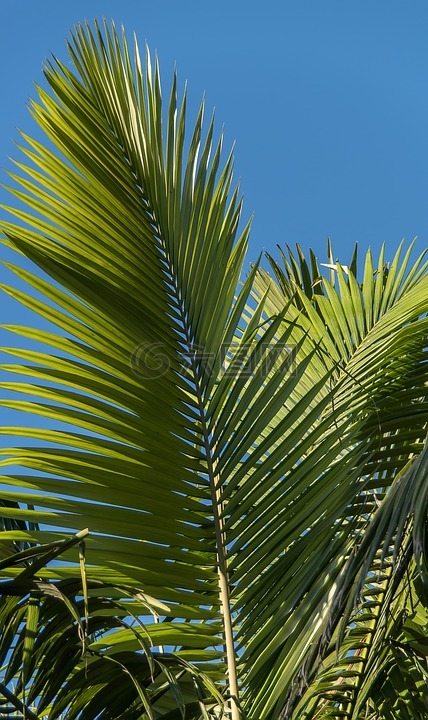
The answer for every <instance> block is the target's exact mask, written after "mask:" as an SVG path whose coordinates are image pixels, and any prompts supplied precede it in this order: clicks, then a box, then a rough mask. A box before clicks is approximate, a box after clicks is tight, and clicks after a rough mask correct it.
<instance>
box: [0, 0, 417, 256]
mask: <svg viewBox="0 0 428 720" xmlns="http://www.w3.org/2000/svg"><path fill="white" fill-rule="evenodd" d="M95 16H96V17H98V18H102V17H103V16H105V17H108V18H114V19H115V21H116V23H117V24H120V23H121V22H123V23H124V24H125V27H126V29H127V31H128V33H132V32H133V31H135V32H136V33H137V36H138V38H139V40H140V43H144V41H145V40H147V41H148V43H149V45H150V47H151V48H152V49H153V50H155V49H156V50H157V51H158V54H159V57H160V63H161V70H162V74H163V80H164V85H165V90H166V89H167V87H168V85H169V80H170V76H171V72H172V68H173V66H174V63H175V62H176V64H177V68H178V72H179V77H180V78H181V80H182V81H184V79H187V80H188V83H189V95H190V98H191V99H192V101H193V105H194V106H195V105H196V103H197V102H199V99H200V97H201V94H202V92H203V91H204V90H205V91H206V98H207V108H208V109H210V108H212V107H214V106H215V107H216V116H217V121H218V125H219V127H220V126H221V124H222V123H224V124H225V131H226V145H230V144H231V143H232V142H233V141H234V140H236V141H237V144H236V173H237V177H239V178H240V179H241V184H242V190H243V192H244V196H245V215H246V216H248V215H250V214H251V213H252V212H253V211H254V212H255V219H254V225H253V233H252V241H251V255H252V257H255V256H256V255H257V254H258V252H259V251H260V250H262V249H267V250H269V251H270V252H275V246H276V244H277V243H280V244H284V243H286V242H288V243H290V244H294V243H295V242H300V243H301V244H302V246H303V247H304V248H308V247H312V248H313V249H314V250H315V252H316V254H317V255H318V256H319V258H320V260H321V261H323V260H324V259H325V250H326V238H327V236H328V235H330V236H331V237H332V240H333V243H334V247H335V251H336V254H337V255H338V256H339V257H340V258H341V259H342V260H343V262H344V263H346V262H347V260H348V258H349V254H350V250H351V248H352V246H353V244H354V242H355V241H358V242H359V245H360V248H361V250H362V251H365V250H366V249H367V247H369V246H371V247H372V248H373V249H374V250H375V251H377V250H378V248H379V246H380V244H381V243H382V242H383V241H386V242H387V244H388V247H389V249H390V251H389V253H388V254H389V255H392V252H393V250H394V248H395V247H396V245H397V244H398V242H399V241H400V239H401V238H402V237H406V238H407V239H408V240H411V239H412V238H413V237H414V236H416V235H417V236H418V238H419V240H418V248H419V249H423V248H424V247H426V246H427V237H428V208H427V190H428V141H427V128H428V44H427V42H426V36H427V31H428V4H427V3H426V1H425V0H412V2H408V3H404V2H402V1H401V2H397V1H396V0H376V2H373V1H372V0H370V1H368V0H359V1H358V2H356V1H355V0H354V2H351V1H350V0H346V1H344V0H324V1H323V2H320V0H310V1H307V0H299V1H297V0H294V1H293V2H289V1H288V0H275V1H273V0H264V2H253V1H252V0H249V1H248V0H247V1H244V0H235V1H234V0H229V1H228V2H227V1H225V0H216V2H215V3H214V2H204V1H199V2H198V1H197V0H180V1H178V0H157V1H156V2H150V3H149V2H145V1H144V0H143V1H142V2H141V1H140V2H138V1H137V0H121V1H120V2H119V1H118V0H103V1H102V2H101V1H100V0H86V2H82V1H81V0H75V1H74V2H73V3H61V2H57V1H55V2H54V1H53V0H38V2H32V1H30V0H28V1H27V2H24V1H23V0H21V1H20V0H2V2H1V4H0V55H1V61H2V62H1V68H2V71H1V96H2V108H1V113H0V167H5V166H6V167H7V166H8V161H7V156H9V155H11V154H14V155H15V156H16V154H17V153H16V150H15V148H14V145H13V142H12V139H13V138H15V139H16V138H17V132H16V129H15V128H16V127H19V128H23V129H25V130H27V131H29V132H33V131H34V125H33V122H32V120H31V118H30V117H29V115H28V112H27V110H26V102H27V100H28V98H29V97H31V96H33V95H34V85H33V83H34V81H40V80H41V65H42V61H43V59H44V58H45V57H47V56H48V55H49V53H50V52H53V53H54V54H56V55H57V56H59V57H60V58H62V59H65V58H66V57H67V54H66V49H65V42H64V39H65V37H66V35H67V33H68V29H69V28H70V27H71V26H72V25H74V24H75V23H76V22H79V21H81V20H84V19H85V18H86V19H89V20H91V19H92V18H93V17H95ZM5 200H6V201H7V199H6V197H5V193H4V192H3V191H0V201H1V202H5Z"/></svg>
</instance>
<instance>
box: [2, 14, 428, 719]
mask: <svg viewBox="0 0 428 720" xmlns="http://www.w3.org/2000/svg"><path fill="white" fill-rule="evenodd" d="M70 53H71V57H72V60H73V63H74V68H73V70H70V67H69V66H68V65H64V64H62V63H59V62H56V63H55V64H53V65H51V66H49V67H47V68H46V77H47V80H48V83H49V86H50V88H51V93H52V94H51V95H49V94H48V93H47V92H46V91H45V90H42V89H40V90H39V96H40V97H39V102H38V103H34V104H33V105H32V112H33V115H34V117H35V119H36V120H37V122H38V124H39V125H40V127H41V128H42V130H43V131H44V132H45V134H46V135H47V137H48V139H49V148H48V147H45V146H44V145H42V144H40V143H39V142H37V141H35V140H33V139H31V138H28V137H25V138H24V140H25V145H24V146H23V148H22V149H23V153H24V154H25V155H26V157H27V160H26V161H25V162H19V163H17V166H18V171H17V174H16V175H15V176H14V185H13V188H12V192H13V193H14V195H15V196H16V198H17V200H18V201H19V207H18V209H17V208H14V209H12V213H14V215H15V221H14V222H9V223H7V222H4V223H2V227H3V231H4V233H5V235H6V238H7V239H6V240H5V242H6V243H7V244H8V245H9V246H10V247H13V248H15V249H16V250H17V251H18V253H22V254H23V255H25V256H26V257H28V258H29V259H30V260H32V261H33V262H34V263H35V264H36V266H38V268H39V270H42V271H43V273H42V274H41V273H40V271H37V272H36V273H34V272H32V271H31V270H29V269H28V268H27V266H25V267H23V266H22V263H20V262H19V261H18V262H17V265H16V266H11V265H9V267H10V270H11V271H13V272H14V273H15V274H16V275H17V277H18V279H19V283H18V284H19V288H20V289H15V288H14V287H4V288H3V289H4V291H5V292H7V293H9V295H11V296H12V297H14V298H16V299H18V300H19V301H21V302H22V303H24V305H26V306H27V308H29V309H31V310H33V311H35V312H36V313H38V314H39V315H40V316H41V317H42V318H43V319H44V320H46V321H48V322H49V323H50V324H51V329H50V330H47V329H46V330H45V329H44V330H36V329H34V328H24V327H18V326H16V325H10V324H9V325H7V326H6V328H7V329H8V330H9V331H11V332H12V333H15V334H17V335H20V336H22V337H24V338H25V339H26V340H27V341H30V346H28V345H27V346H26V349H22V348H14V347H8V348H6V349H5V352H6V353H7V354H8V355H9V356H11V357H12V358H13V361H12V362H11V363H8V364H5V365H4V366H3V369H4V370H5V371H8V372H10V373H13V374H14V375H15V376H17V379H16V380H15V381H11V382H3V383H2V388H3V390H4V391H5V392H6V391H7V393H8V395H7V397H5V398H4V399H2V400H1V402H2V404H3V405H4V406H7V407H9V408H12V409H15V410H16V409H19V410H23V411H25V412H27V413H31V414H32V415H39V416H41V417H42V418H43V422H42V423H40V426H38V427H35V428H28V427H13V428H10V427H9V428H3V429H2V432H3V433H4V434H5V435H7V436H12V437H13V436H16V437H18V438H20V443H22V445H21V444H19V443H17V445H18V447H13V448H6V449H4V450H2V451H1V454H2V457H3V460H2V465H3V467H4V468H5V474H4V475H3V476H2V478H1V483H2V484H1V487H0V499H1V500H2V501H3V505H2V508H1V510H2V515H3V516H4V518H9V520H8V523H9V525H8V527H7V528H6V527H5V529H4V531H3V533H1V535H0V542H3V544H4V545H5V544H6V543H10V542H11V541H13V542H23V543H27V547H28V543H33V544H34V543H38V542H42V543H46V542H50V541H58V540H60V539H61V538H63V537H65V536H68V534H69V532H70V531H75V530H79V529H81V528H82V527H89V528H90V530H91V535H90V539H89V540H88V543H87V573H88V578H89V579H90V580H91V582H97V581H98V582H99V581H101V580H102V581H109V582H110V583H113V584H115V585H120V586H121V587H122V588H123V587H135V586H138V587H140V588H142V589H143V590H144V591H145V592H147V593H149V594H150V595H151V596H154V597H156V598H158V599H159V600H160V601H161V602H162V603H163V604H164V606H165V607H164V610H163V615H164V618H165V620H164V621H163V622H160V623H156V624H154V625H153V626H152V627H149V628H148V632H149V635H150V637H151V640H152V642H153V643H154V645H162V646H165V647H168V648H169V649H172V650H173V651H174V653H173V657H174V659H173V660H171V663H178V664H180V663H182V667H184V665H183V663H184V662H187V661H189V662H190V663H192V667H194V668H198V669H205V670H206V671H207V672H208V673H210V676H211V677H212V678H213V680H215V681H216V682H218V688H220V689H221V690H222V692H223V695H224V697H225V698H226V699H227V700H228V701H229V700H230V711H231V712H232V717H233V719H234V720H238V719H239V718H241V717H247V718H248V719H249V720H277V719H278V718H285V717H286V716H287V713H288V712H289V711H290V712H291V711H292V708H293V707H295V706H296V705H297V704H298V703H299V702H300V700H301V698H302V695H303V697H304V693H305V690H306V687H307V684H308V682H309V680H311V679H312V678H313V677H314V674H315V672H316V670H317V668H318V667H319V666H320V663H321V660H322V659H323V658H324V657H325V656H326V654H327V656H328V653H329V648H330V644H331V641H332V638H334V637H336V635H337V633H338V632H339V629H338V628H339V625H338V623H339V620H340V618H341V617H342V616H343V615H344V614H345V615H346V613H347V620H349V618H350V617H351V616H352V607H353V606H352V603H353V602H354V601H355V600H356V599H357V597H358V593H359V592H360V591H361V589H362V588H363V586H364V583H365V581H366V579H367V576H368V575H369V573H370V572H373V568H374V567H375V566H376V563H377V562H379V563H386V564H385V567H390V568H392V567H394V562H395V556H396V554H397V548H396V547H395V543H396V542H397V543H399V542H400V541H401V539H402V538H403V533H404V530H405V529H407V527H408V520H409V516H410V515H411V513H412V511H413V510H414V507H415V506H414V505H411V504H410V505H408V506H407V505H406V511H405V512H404V511H403V514H402V515H400V516H399V517H398V516H397V517H396V516H395V515H394V512H393V504H392V500H393V498H394V494H393V493H392V490H391V488H393V489H394V488H396V489H394V490H393V492H394V493H399V492H404V491H403V490H401V491H400V490H399V488H400V487H401V488H403V483H401V484H400V482H399V480H398V478H399V477H401V476H400V472H402V473H403V477H405V478H408V475H407V474H406V472H407V470H405V468H407V467H408V466H409V463H410V464H411V460H412V458H416V457H418V455H419V453H420V452H421V450H422V447H423V442H424V438H425V435H426V416H427V397H426V354H425V353H426V335H427V329H428V320H427V311H428V274H427V272H426V269H427V265H426V263H425V264H424V261H423V258H419V259H418V260H417V261H416V262H415V263H414V264H413V265H410V252H411V250H410V249H409V251H407V253H406V255H405V257H404V259H402V258H401V255H400V252H399V253H398V254H397V256H396V257H395V259H394V261H393V263H392V265H391V266H390V267H386V266H385V263H384V257H383V251H382V253H381V256H380V259H379V262H378V264H377V267H376V268H374V266H373V262H372V259H371V255H370V253H368V255H367V257H366V261H365V266H364V272H363V281H362V282H360V281H359V280H357V256H356V254H354V257H353V259H352V261H351V264H350V266H349V267H345V266H342V265H340V264H338V263H335V262H334V259H333V255H332V251H331V248H330V251H329V258H328V259H329V266H330V273H329V279H327V278H326V277H323V275H322V273H321V271H320V267H319V265H318V263H317V260H316V258H315V256H314V255H313V254H312V255H311V257H310V261H309V263H308V262H307V261H306V259H305V258H304V255H303V253H302V252H301V251H300V250H299V251H298V257H297V258H295V257H294V256H293V255H292V253H289V257H288V259H287V258H285V255H284V256H283V259H284V263H285V264H284V267H283V268H280V266H279V265H277V264H275V263H273V270H274V274H275V275H276V277H277V279H278V283H279V284H277V283H276V282H275V280H274V279H273V278H272V277H271V276H270V275H269V274H268V273H267V272H266V271H264V270H261V269H260V268H258V267H257V266H255V267H254V268H253V269H252V270H251V272H250V274H249V276H248V278H247V279H246V280H242V269H243V262H244V257H245V251H246V245H247V238H248V226H247V227H245V228H244V229H243V232H242V233H241V234H240V235H239V233H238V226H239V220H240V212H241V202H240V199H239V197H238V191H237V190H233V189H232V169H233V160H232V156H229V157H228V159H227V160H226V162H225V164H224V165H222V164H221V149H222V139H221V138H220V140H219V141H218V143H217V144H215V143H214V127H213V123H212V122H211V123H210V124H209V126H208V128H207V130H206V132H205V133H204V131H203V105H202V106H201V108H200V111H199V114H198V116H197V119H196V123H195V127H194V129H193V131H192V133H191V135H190V138H188V139H186V134H185V130H186V100H185V96H184V98H183V100H182V101H181V103H180V102H179V100H178V92H177V80H176V78H175V77H174V79H173V83H172V90H171V94H170V99H169V102H168V103H167V104H166V106H165V107H164V105H163V101H162V92H161V84H160V74H159V68H158V65H157V62H156V63H155V65H154V67H153V68H152V65H151V59H150V55H149V54H148V53H147V57H146V65H145V68H144V69H143V67H142V63H141V60H140V56H139V53H138V48H137V45H136V44H135V46H134V48H133V50H132V51H131V50H130V48H129V47H128V45H127V42H126V39H125V37H124V36H119V35H118V34H117V33H116V31H115V30H114V28H112V29H109V28H108V27H107V26H106V27H105V28H104V30H103V32H101V31H100V30H99V28H98V27H97V26H96V27H95V32H94V33H93V32H92V31H91V30H90V28H89V27H87V26H86V27H84V28H83V27H79V28H77V29H76V31H75V35H74V37H73V39H72V42H71V44H70ZM240 282H242V284H241V285H240ZM24 284H26V287H27V288H29V289H28V290H27V291H25V290H23V289H22V288H23V286H24ZM52 325H53V326H55V325H56V326H57V328H58V329H55V328H54V327H52ZM43 344H44V345H45V346H47V347H48V349H47V350H43V349H41V346H42V345H43ZM26 438H28V439H31V443H30V444H29V445H28V447H27V446H26ZM16 466H18V467H20V468H21V469H20V470H18V471H16V472H14V469H15V468H16ZM409 472H412V470H411V468H410V470H409ZM6 473H7V474H6ZM412 477H414V476H413V475H412ZM418 477H419V476H418ZM405 482H406V483H407V479H406V480H405ZM412 482H414V483H416V482H417V481H416V480H413V481H412ZM394 483H395V485H394ZM406 486H407V485H406ZM415 487H416V485H415ZM397 488H398V489H397ZM12 500H13V502H12ZM17 503H18V505H17ZM379 505H380V509H381V510H382V512H378V510H379V508H378V506H379ZM388 513H389V514H388ZM397 518H398V519H397ZM422 518H423V516H422V515H421V516H420V517H419V515H417V517H416V518H415V526H414V527H415V537H416V538H417V542H418V543H419V544H417V547H418V548H424V547H425V546H424V541H423V533H424V530H423V519H422ZM30 522H31V523H38V526H36V525H32V526H30V525H28V524H27V525H23V524H22V523H30ZM19 523H21V525H19ZM369 539H372V540H373V543H372V545H370V548H371V550H370V553H371V554H370V553H367V557H366V555H365V551H366V549H367V548H368V542H369ZM376 543H377V545H376ZM379 552H380V555H379ZM390 553H392V560H390V557H389V554H390ZM424 553H425V550H424V549H422V550H419V551H418V554H417V558H416V559H417V563H418V567H419V569H420V572H422V577H424V572H425V569H424V568H425V565H424V563H425V554H424ZM64 559H65V560H68V561H70V564H67V565H57V566H55V567H54V568H50V569H49V570H46V569H43V568H42V569H41V571H40V572H41V575H43V576H46V578H49V579H51V580H52V579H54V578H57V579H58V580H59V581H60V582H66V578H67V582H72V580H70V578H71V579H73V578H77V577H80V568H79V567H78V565H76V564H74V565H73V562H72V560H73V558H72V556H70V555H67V553H66V554H65V555H64ZM388 563H389V565H388ZM382 567H383V566H382ZM379 593H380V594H379V598H380V599H378V600H377V602H378V606H379V612H381V610H380V608H381V606H382V602H383V601H382V597H383V596H382V593H383V594H384V595H385V596H386V595H387V594H388V593H387V589H385V590H383V589H382V591H379ZM381 596H382V597H381ZM364 602H365V601H363V605H364ZM349 603H351V604H349ZM96 609H97V608H96V607H95V611H96ZM30 612H32V611H30ZM362 612H363V611H362ZM164 618H163V617H162V619H164ZM352 622H353V621H352V620H351V623H352ZM344 627H345V631H344V630H343V628H342V631H341V632H342V635H343V633H344V632H345V635H346V627H347V626H346V624H345V626H344ZM121 633H122V634H119V636H118V637H119V640H118V642H119V646H120V649H121V651H123V652H124V653H128V652H131V653H132V652H136V651H138V650H139V649H140V648H139V645H138V639H137V638H135V637H134V636H133V633H132V631H129V630H122V631H121ZM335 633H336V635H335ZM354 634H355V633H354ZM346 637H347V636H346ZM121 644H122V645H121ZM101 645H102V642H101ZM101 645H100V648H101ZM105 649H106V647H104V646H103V647H102V648H101V650H103V651H105ZM126 657H127V658H128V656H126ZM123 658H124V659H125V656H123ZM128 659H129V658H128ZM164 659H165V658H164ZM147 662H148V663H149V660H147ZM326 662H327V663H328V660H326ZM125 664H126V663H125ZM174 667H176V666H174ZM128 669H130V667H129V668H128ZM342 670H343V668H342ZM101 671H102V672H103V673H104V672H105V673H106V677H107V676H109V677H110V675H109V671H108V670H107V669H106V667H105V663H104V664H103V666H102V668H101V666H96V663H94V664H93V668H92V669H91V673H92V672H93V674H91V676H90V683H92V684H91V689H89V690H88V692H87V693H83V694H82V703H83V704H82V705H81V706H78V705H76V708H78V709H76V717H78V716H79V712H80V713H84V712H88V711H87V707H86V706H85V705H84V703H85V702H87V703H90V702H91V697H92V695H93V694H94V686H95V685H96V684H97V682H98V678H99V674H100V673H101ZM162 672H163V676H164V677H167V678H168V672H169V670H168V668H167V665H166V664H165V663H164V666H163V670H162ZM171 672H172V670H171ZM174 672H175V670H174ZM326 672H327V670H326ZM131 674H132V675H133V670H132V672H131ZM79 678H80V680H79ZM79 682H81V683H82V685H79ZM137 685H138V679H137ZM137 685H136V684H135V683H134V685H133V687H134V689H133V690H132V692H134V690H135V689H137V691H138V687H137ZM82 687H83V675H82V674H81V675H79V674H78V673H76V675H75V676H74V680H73V684H72V687H69V690H70V692H74V691H75V690H76V689H77V688H79V689H81V688H82ZM129 687H131V685H130V686H129ZM342 690H343V688H342ZM67 692H68V691H67ZM67 692H66V691H65V690H63V691H62V695H60V699H59V700H58V703H59V705H58V706H57V707H59V708H63V707H65V706H66V705H67V703H69V699H70V697H71V696H70V695H67ZM138 696H139V697H140V699H141V702H142V703H143V705H144V702H143V700H142V698H141V696H140V695H138ZM97 697H98V698H99V701H101V699H102V697H101V695H99V693H98V695H97ZM97 702H98V700H97ZM136 702H139V701H137V700H136ZM61 703H62V704H61ZM94 703H95V700H94ZM143 705H138V709H136V711H135V712H136V715H135V717H139V715H138V712H140V715H141V717H146V716H147V717H150V713H149V711H148V709H147V708H145V709H143ZM85 708H86V709H85ZM195 708H196V706H195ZM97 709H98V705H96V707H95V705H94V706H93V708H92V709H91V711H90V712H92V714H93V713H94V712H95V711H96V710H97ZM199 709H200V707H199V705H198V706H197V708H196V709H195V712H199ZM163 711H164V710H162V712H163ZM103 712H104V711H103ZM106 712H107V711H106ZM120 712H121V711H120V710H119V709H118V708H113V709H112V711H111V714H110V715H108V714H107V715H105V717H106V718H107V717H112V718H113V717H122V716H121V715H120ZM165 712H166V708H165ZM144 713H146V715H144ZM171 713H172V714H171V715H170V717H171V718H173V717H175V716H176V715H174V710H171ZM167 717H169V716H168V715H166V716H165V718H167Z"/></svg>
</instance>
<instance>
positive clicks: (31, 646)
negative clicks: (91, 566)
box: [0, 531, 222, 720]
mask: <svg viewBox="0 0 428 720" xmlns="http://www.w3.org/2000/svg"><path fill="white" fill-rule="evenodd" d="M86 537H87V531H84V532H81V533H78V535H76V536H75V537H72V538H71V539H69V540H62V541H60V542H56V543H50V544H48V545H44V546H36V547H32V548H31V549H27V550H24V551H21V552H20V553H15V554H14V555H12V556H11V557H9V558H8V559H6V560H4V561H2V563H1V570H2V574H3V575H5V574H7V573H10V572H11V570H13V569H14V568H15V567H16V566H19V567H22V565H23V564H24V565H25V568H24V569H23V570H22V569H21V570H20V572H19V574H18V575H17V576H16V577H15V578H13V579H9V580H2V581H1V582H0V621H1V622H0V626H1V632H0V665H3V670H2V682H1V684H0V695H2V696H3V697H4V698H5V699H6V700H7V701H8V703H9V705H11V710H12V711H13V712H14V713H16V712H17V711H18V712H20V713H21V714H22V717H26V718H29V720H39V719H40V718H42V717H43V718H45V717H49V718H51V719H52V720H54V719H55V718H63V717H64V714H63V712H64V711H66V716H67V718H70V719H71V718H78V717H82V716H83V717H88V718H89V717H97V718H106V719H107V718H119V717H123V718H125V717H126V718H141V717H145V718H150V719H151V720H154V718H164V717H165V718H171V717H174V716H176V717H179V716H180V717H184V716H185V717H189V718H194V719H195V720H196V719H197V720H200V719H202V718H204V719H206V718H208V717H216V718H217V717H220V715H221V714H222V698H221V696H220V695H219V693H218V691H217V690H216V689H215V686H214V684H213V681H212V680H210V679H209V678H208V677H206V676H204V675H203V674H202V673H200V672H199V671H198V670H197V669H196V668H195V667H193V668H191V667H190V666H189V665H188V663H186V662H185V661H184V660H181V659H179V658H177V657H175V656H174V655H173V654H171V653H165V652H162V651H161V652H160V651H159V649H157V650H156V648H155V647H153V643H154V642H156V641H157V642H159V641H160V637H159V635H161V633H159V632H156V629H151V630H150V629H149V626H146V625H145V624H143V622H142V621H141V616H147V615H148V614H149V616H150V615H153V616H154V617H159V615H158V614H159V612H164V611H165V610H166V609H167V608H165V607H163V606H162V604H159V603H158V602H156V601H155V600H153V598H150V597H148V596H146V595H144V594H143V593H141V592H139V591H137V590H132V589H130V588H127V589H125V588H123V587H120V586H116V587H115V586H111V585H109V584H107V583H103V582H101V581H91V580H90V581H88V580H87V579H86V573H85V569H84V565H83V567H82V578H81V580H80V581H79V580H78V579H75V580H59V581H47V580H41V579H40V578H39V574H40V571H41V570H42V569H44V568H46V566H47V564H48V563H49V562H51V561H52V560H54V559H55V558H56V557H57V556H58V555H59V554H60V553H61V552H64V551H65V550H67V549H71V548H72V547H73V546H75V545H77V544H79V545H80V546H81V549H80V551H79V552H80V555H81V557H83V558H84V547H83V548H82V545H84V538H86ZM83 562H84V560H83ZM124 592H125V594H126V595H127V596H128V598H127V600H124V599H123V594H124ZM158 627H159V628H160V625H159V626H158ZM156 636H157V637H156ZM136 648H137V649H136ZM118 688H120V692H118ZM2 712H4V708H2Z"/></svg>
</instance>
